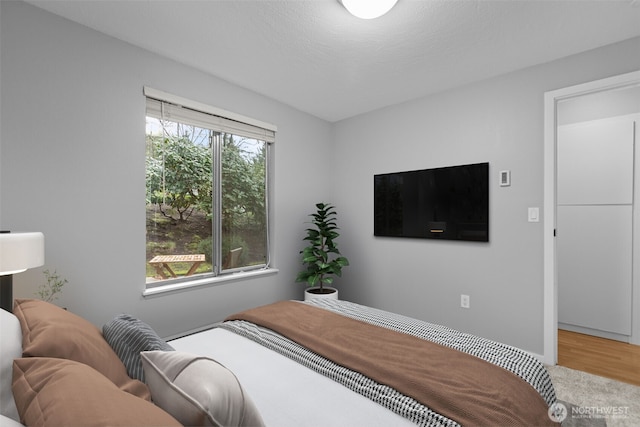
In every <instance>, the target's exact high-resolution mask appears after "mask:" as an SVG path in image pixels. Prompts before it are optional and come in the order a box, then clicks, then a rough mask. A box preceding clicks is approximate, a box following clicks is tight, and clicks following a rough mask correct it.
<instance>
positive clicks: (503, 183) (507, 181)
mask: <svg viewBox="0 0 640 427" xmlns="http://www.w3.org/2000/svg"><path fill="white" fill-rule="evenodd" d="M510 185H511V171H500V187H508V186H510Z"/></svg>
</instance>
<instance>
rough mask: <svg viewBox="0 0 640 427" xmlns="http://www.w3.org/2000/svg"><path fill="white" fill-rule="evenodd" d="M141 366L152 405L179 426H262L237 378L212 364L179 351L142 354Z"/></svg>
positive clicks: (210, 360) (211, 360)
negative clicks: (162, 410)
mask: <svg viewBox="0 0 640 427" xmlns="http://www.w3.org/2000/svg"><path fill="white" fill-rule="evenodd" d="M142 365H143V366H144V370H145V373H146V376H147V383H148V385H149V390H151V399H152V400H153V403H155V404H156V405H158V406H159V407H161V408H162V409H164V410H165V411H166V412H168V413H169V414H171V415H172V416H173V417H174V418H175V419H176V420H178V421H179V422H180V423H181V424H183V425H185V426H227V427H249V426H251V427H258V426H264V422H263V420H262V417H261V416H260V413H259V412H258V409H257V407H256V406H255V404H254V403H253V401H252V400H251V398H250V397H249V395H248V394H247V392H246V391H245V390H244V388H243V387H242V385H241V384H240V382H239V381H238V378H237V377H236V376H235V375H234V374H233V372H231V371H230V370H228V369H227V368H225V367H224V366H222V365H221V364H220V363H218V362H216V361H215V360H213V359H211V358H208V357H204V356H198V355H194V354H189V353H183V352H179V351H172V352H162V351H145V352H144V353H142Z"/></svg>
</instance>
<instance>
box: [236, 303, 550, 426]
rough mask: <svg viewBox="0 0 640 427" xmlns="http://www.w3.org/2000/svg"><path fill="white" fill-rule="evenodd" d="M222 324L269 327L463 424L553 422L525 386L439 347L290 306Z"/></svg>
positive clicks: (506, 374) (274, 307) (481, 362)
mask: <svg viewBox="0 0 640 427" xmlns="http://www.w3.org/2000/svg"><path fill="white" fill-rule="evenodd" d="M226 320H246V321H249V322H252V323H255V324H257V325H260V326H263V327H266V328H269V329H272V330H274V331H276V332H278V333H279V334H281V335H283V336H285V337H287V338H289V339H291V340H293V341H295V342H297V343H298V344H300V345H303V346H304V347H307V348H308V349H310V350H312V351H313V352H315V353H317V354H320V355H321V356H323V357H325V358H327V359H330V360H332V361H334V362H335V363H337V364H339V365H342V366H344V367H346V368H349V369H351V370H354V371H357V372H359V373H361V374H363V375H365V376H367V377H369V378H371V379H373V380H375V381H377V382H378V383H381V384H385V385H388V386H390V387H392V388H394V389H396V390H398V391H399V392H401V393H403V394H405V395H407V396H410V397H412V398H413V399H415V400H417V401H418V402H420V403H422V404H423V405H425V406H427V407H429V408H430V409H432V410H434V411H436V412H438V413H439V414H441V415H444V416H445V417H447V418H450V419H452V420H454V421H456V422H458V423H459V424H461V425H463V426H543V425H557V424H555V423H554V422H553V421H552V420H551V419H550V418H549V416H548V415H547V411H548V406H547V404H546V403H545V401H544V399H543V398H542V397H541V396H540V395H539V394H538V392H537V391H536V390H535V389H534V388H533V387H532V386H531V385H529V384H528V383H527V382H526V381H524V380H522V379H521V378H519V377H518V376H516V375H515V374H513V373H511V372H509V371H507V370H505V369H503V368H500V367H498V366H495V365H493V364H491V363H489V362H486V361H484V360H482V359H479V358H477V357H475V356H471V355H469V354H466V353H462V352H460V351H457V350H454V349H450V348H447V347H444V346H441V345H440V344H436V343H433V342H430V341H426V340H423V339H420V338H417V337H414V336H411V335H407V334H403V333H400V332H396V331H392V330H389V329H386V328H381V327H379V326H374V325H370V324H368V323H364V322H361V321H359V320H354V319H350V318H348V317H345V316H342V315H340V314H336V313H333V312H331V311H328V310H324V309H321V308H317V307H313V306H309V305H306V304H302V303H299V302H295V301H282V302H278V303H275V304H270V305H266V306H263V307H258V308H254V309H251V310H247V311H244V312H241V313H238V314H235V315H232V316H230V317H229V318H227V319H226Z"/></svg>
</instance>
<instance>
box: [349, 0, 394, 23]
mask: <svg viewBox="0 0 640 427" xmlns="http://www.w3.org/2000/svg"><path fill="white" fill-rule="evenodd" d="M338 1H339V2H340V3H342V5H343V6H344V7H345V9H347V10H348V11H349V13H351V14H352V15H353V16H356V17H358V18H361V19H374V18H378V17H379V16H382V15H384V14H385V13H387V12H389V11H390V10H391V8H392V7H393V6H394V5H395V4H396V3H397V2H398V0H338Z"/></svg>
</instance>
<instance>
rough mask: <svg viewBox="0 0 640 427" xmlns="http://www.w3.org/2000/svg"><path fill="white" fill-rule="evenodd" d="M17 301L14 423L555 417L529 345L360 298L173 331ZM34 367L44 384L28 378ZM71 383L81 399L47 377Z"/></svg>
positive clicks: (544, 376)
mask: <svg viewBox="0 0 640 427" xmlns="http://www.w3.org/2000/svg"><path fill="white" fill-rule="evenodd" d="M16 306H17V308H18V310H17V312H16V315H15V316H13V315H10V314H8V313H6V312H3V313H2V330H1V334H2V335H1V336H0V338H1V339H2V362H1V363H2V365H3V366H2V367H0V368H1V369H2V372H0V373H1V374H2V379H1V384H0V387H1V388H0V392H2V394H1V395H0V397H1V398H2V407H0V412H1V413H2V416H1V417H0V421H2V422H0V425H3V426H4V425H12V424H9V423H16V425H20V424H19V423H18V422H20V421H22V422H23V423H25V424H33V425H54V424H55V423H61V424H65V425H73V424H75V425H132V424H136V425H181V424H182V425H187V424H189V425H247V426H248V425H266V426H274V427H280V426H282V427H286V426H297V427H304V426H400V427H401V426H415V425H421V426H458V425H553V424H555V423H554V422H553V420H552V417H553V414H552V416H549V411H550V410H549V408H552V407H553V406H554V404H555V402H556V396H555V392H554V389H553V385H552V383H551V379H550V377H549V374H548V373H547V371H546V369H545V368H544V366H543V365H542V364H541V363H540V362H539V361H538V360H537V359H536V358H535V357H533V356H531V355H530V354H528V353H527V352H524V351H522V350H519V349H517V348H514V347H510V346H507V345H504V344H500V343H497V342H495V341H491V340H486V339H483V338H480V337H476V336H473V335H470V334H465V333H461V332H458V331H455V330H453V329H450V328H447V327H443V326H439V325H434V324H430V323H427V322H422V321H418V320H415V319H411V318H409V317H405V316H401V315H397V314H393V313H389V312H386V311H382V310H377V309H374V308H370V307H366V306H362V305H359V304H355V303H352V302H348V301H340V300H324V299H314V300H309V301H305V302H300V301H282V302H278V303H275V304H269V305H267V306H263V307H257V308H255V309H251V310H247V311H245V312H241V313H237V314H235V315H233V316H230V317H229V318H228V319H227V320H226V321H225V322H223V323H221V324H219V325H216V327H213V328H211V329H208V330H205V331H202V332H199V333H196V334H192V335H188V336H185V337H182V338H179V339H175V340H172V341H169V342H168V343H166V342H164V341H163V340H161V339H160V338H159V337H157V335H155V332H153V330H152V329H151V328H149V327H148V325H146V324H144V323H143V322H141V321H139V320H138V319H135V318H133V317H131V316H126V315H124V316H123V315H119V316H116V318H114V322H115V324H116V325H117V327H113V326H112V325H113V324H114V323H113V322H110V324H109V325H105V327H104V328H103V329H102V330H101V331H100V330H97V328H95V327H94V326H92V325H87V324H86V323H88V322H86V321H84V320H83V319H80V318H78V317H77V316H75V315H73V314H71V313H68V312H66V311H64V310H61V309H58V308H57V307H55V306H52V305H50V304H46V303H42V302H40V301H35V300H24V301H18V302H17V304H16ZM25 313H26V314H25ZM305 316H306V317H305ZM34 319H35V320H34ZM84 322H86V323H84ZM78 324H81V326H78ZM16 325H19V326H17V328H18V331H19V332H17V334H18V335H20V339H21V340H22V344H21V345H20V346H18V347H20V348H19V349H18V348H16V345H15V340H16ZM107 326H109V327H107ZM94 329H95V330H94ZM54 330H56V331H57V330H61V332H60V331H57V332H55V334H56V339H55V340H53V339H52V338H50V337H51V336H52V333H53V331H54ZM290 330H291V331H290ZM12 331H13V332H12ZM96 331H97V332H96ZM300 331H301V332H300ZM319 331H320V332H319ZM289 334H292V335H291V336H290V337H287V336H286V335H289ZM296 334H301V335H302V336H297V335H296ZM44 337H49V338H47V339H48V340H51V342H47V343H46V344H39V343H38V340H43V339H44ZM141 337H142V338H141ZM305 340H310V341H305ZM103 341H104V342H103ZM327 341H328V343H327ZM34 342H35V343H36V344H35V345H34ZM61 342H65V345H64V346H61V345H60V343H61ZM88 343H89V344H90V345H89V344H88ZM105 343H106V346H105V345H104V344H105ZM400 348H402V349H403V350H398V349H400ZM434 348H435V350H434ZM425 351H426V352H433V351H435V353H424V352H425ZM8 352H9V353H8ZM98 352H99V353H100V354H101V358H102V359H104V360H99V361H96V360H94V359H95V357H96V354H97V353H98ZM431 354H433V356H430V355H431ZM416 355H418V356H419V357H418V358H417V359H416V357H415V356H416ZM425 355H429V356H425ZM387 356H390V358H388V357H387ZM13 359H15V362H13V363H12V366H11V370H12V375H11V377H12V380H7V375H6V371H7V369H8V368H7V365H8V363H7V360H13ZM332 359H333V360H332ZM426 359H429V362H427V361H426ZM334 360H335V361H334ZM380 360H384V363H379V361H380ZM38 365H42V366H38ZM33 366H36V368H38V371H37V372H38V374H37V375H36V378H38V381H40V382H39V383H37V384H36V382H34V380H33V377H31V378H27V380H24V377H25V376H28V374H29V373H30V370H32V369H33ZM43 366H44V367H43ZM423 370H424V372H423ZM61 372H63V374H64V375H63V374H61ZM47 375H55V376H56V381H50V380H49V379H48V378H47V377H46V376H47ZM88 377H91V381H89V380H88V379H87V378H88ZM94 377H95V378H94ZM405 377H406V378H405ZM16 378H18V379H16ZM43 378H44V379H43ZM80 378H82V381H81V382H82V383H87V384H88V385H87V384H84V385H81V386H77V385H76V383H77V382H78V381H79V379H80ZM105 378H107V379H108V380H107V381H105V380H104V379H105ZM403 378H404V379H403ZM425 378H427V379H426V380H425ZM64 381H67V384H66V385H64ZM11 382H13V393H12V394H9V395H8V394H7V389H8V388H10V385H9V386H8V384H10V383H11ZM61 382H62V383H63V385H64V387H66V390H67V392H68V391H69V390H73V391H74V396H77V401H74V402H68V400H70V399H69V398H67V399H61V398H60V396H61V395H62V396H63V395H64V394H62V392H61V390H60V389H59V388H58V389H57V388H55V387H53V388H52V389H51V390H47V388H48V387H49V388H51V387H52V386H51V384H52V383H53V384H60V383H61ZM402 382H407V383H410V384H409V385H407V384H402ZM431 382H433V383H434V384H435V385H431V386H425V383H431ZM103 383H105V384H103ZM107 383H108V384H107ZM448 383H452V384H448ZM34 384H36V386H34ZM38 384H40V385H39V386H38ZM96 384H99V386H97V385H96ZM389 384H391V385H392V386H390V385H389ZM83 387H84V388H83ZM429 387H430V388H429ZM102 388H105V390H106V389H108V392H107V391H104V390H102ZM448 388H451V389H452V390H451V392H449V391H447V389H448ZM63 389H64V388H63ZM46 392H48V394H47V393H46ZM450 393H452V394H450ZM92 394H97V396H96V397H95V398H93V397H92V396H91V395H92ZM25 396H26V397H25ZM14 398H15V399H14ZM430 398H431V399H435V400H436V401H435V402H427V401H425V399H430ZM74 399H76V397H74ZM85 400H88V402H87V401H85ZM61 401H65V402H61ZM14 402H15V403H14ZM43 402H44V403H46V404H47V405H49V406H48V408H50V409H49V410H48V411H46V410H43V409H42V407H43V406H45V405H44V404H43ZM480 406H483V407H486V408H484V409H483V408H481V407H480ZM79 407H82V410H80V409H79ZM34 408H36V409H34ZM434 408H437V409H434ZM45 412H46V413H45ZM78 412H79V413H78ZM103 412H104V413H106V415H102V413H103ZM476 412H482V413H481V414H477V413H476ZM34 413H35V417H36V418H35V419H36V421H37V422H36V421H34V418H33V417H34ZM70 413H71V414H73V415H72V419H71V421H73V422H71V421H70V420H69V418H68V417H69V416H70V415H69V414H70ZM116 413H118V414H120V415H117V416H116ZM523 414H524V415H523ZM29 417H31V418H29ZM65 417H67V418H65ZM114 417H115V418H114Z"/></svg>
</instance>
